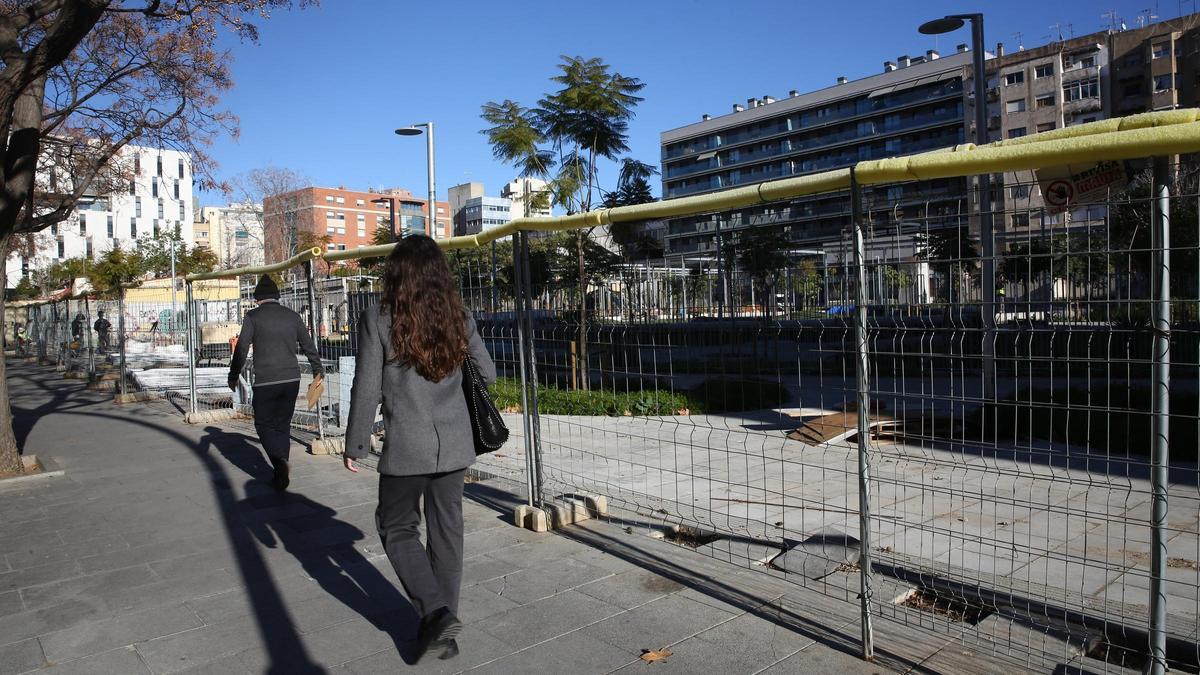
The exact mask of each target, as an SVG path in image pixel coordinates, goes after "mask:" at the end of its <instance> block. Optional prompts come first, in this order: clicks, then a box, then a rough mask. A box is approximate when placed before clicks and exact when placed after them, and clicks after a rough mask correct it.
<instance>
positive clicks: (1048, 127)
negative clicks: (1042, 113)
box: [1037, 122, 1055, 134]
mask: <svg viewBox="0 0 1200 675" xmlns="http://www.w3.org/2000/svg"><path fill="white" fill-rule="evenodd" d="M1054 127H1055V124H1054V122H1046V123H1044V124H1039V125H1037V130H1038V133H1039V134H1040V133H1042V132H1043V131H1054Z"/></svg>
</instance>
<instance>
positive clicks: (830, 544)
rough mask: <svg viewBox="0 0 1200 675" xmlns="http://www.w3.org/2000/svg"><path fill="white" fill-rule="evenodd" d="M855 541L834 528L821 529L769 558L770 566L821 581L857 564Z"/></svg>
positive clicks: (857, 542) (857, 556)
mask: <svg viewBox="0 0 1200 675" xmlns="http://www.w3.org/2000/svg"><path fill="white" fill-rule="evenodd" d="M859 556H860V550H859V541H858V539H856V538H854V537H852V536H850V535H848V534H846V533H845V532H842V531H840V530H837V529H834V528H831V527H830V528H825V529H823V530H820V531H818V532H817V533H816V534H814V535H812V536H811V537H809V538H808V539H805V540H804V541H802V542H800V543H798V544H796V545H795V546H792V547H791V548H789V549H788V550H786V551H784V552H783V553H780V554H779V555H777V556H775V557H774V558H772V559H771V566H772V567H775V568H778V569H781V570H785V571H787V572H791V573H793V574H799V575H802V576H804V577H805V578H807V579H821V578H823V577H826V576H829V575H830V574H832V573H833V572H836V571H837V570H838V569H839V568H841V567H845V566H853V565H857V564H858V559H859Z"/></svg>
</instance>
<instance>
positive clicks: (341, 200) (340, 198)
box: [334, 197, 346, 204]
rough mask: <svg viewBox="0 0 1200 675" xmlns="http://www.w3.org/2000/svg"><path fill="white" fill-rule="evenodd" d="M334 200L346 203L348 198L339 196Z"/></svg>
mask: <svg viewBox="0 0 1200 675" xmlns="http://www.w3.org/2000/svg"><path fill="white" fill-rule="evenodd" d="M334 201H336V202H337V203H339V204H345V203H346V198H345V197H338V198H337V199H335V200H334Z"/></svg>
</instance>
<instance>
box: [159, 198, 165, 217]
mask: <svg viewBox="0 0 1200 675" xmlns="http://www.w3.org/2000/svg"><path fill="white" fill-rule="evenodd" d="M158 217H159V218H160V219H161V218H166V216H164V215H163V200H161V199H160V200H158Z"/></svg>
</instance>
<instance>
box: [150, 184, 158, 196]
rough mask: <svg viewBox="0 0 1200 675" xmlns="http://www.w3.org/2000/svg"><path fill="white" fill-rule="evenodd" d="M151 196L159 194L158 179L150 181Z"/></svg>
mask: <svg viewBox="0 0 1200 675" xmlns="http://www.w3.org/2000/svg"><path fill="white" fill-rule="evenodd" d="M150 196H151V197H157V196H158V181H156V180H152V181H150Z"/></svg>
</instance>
